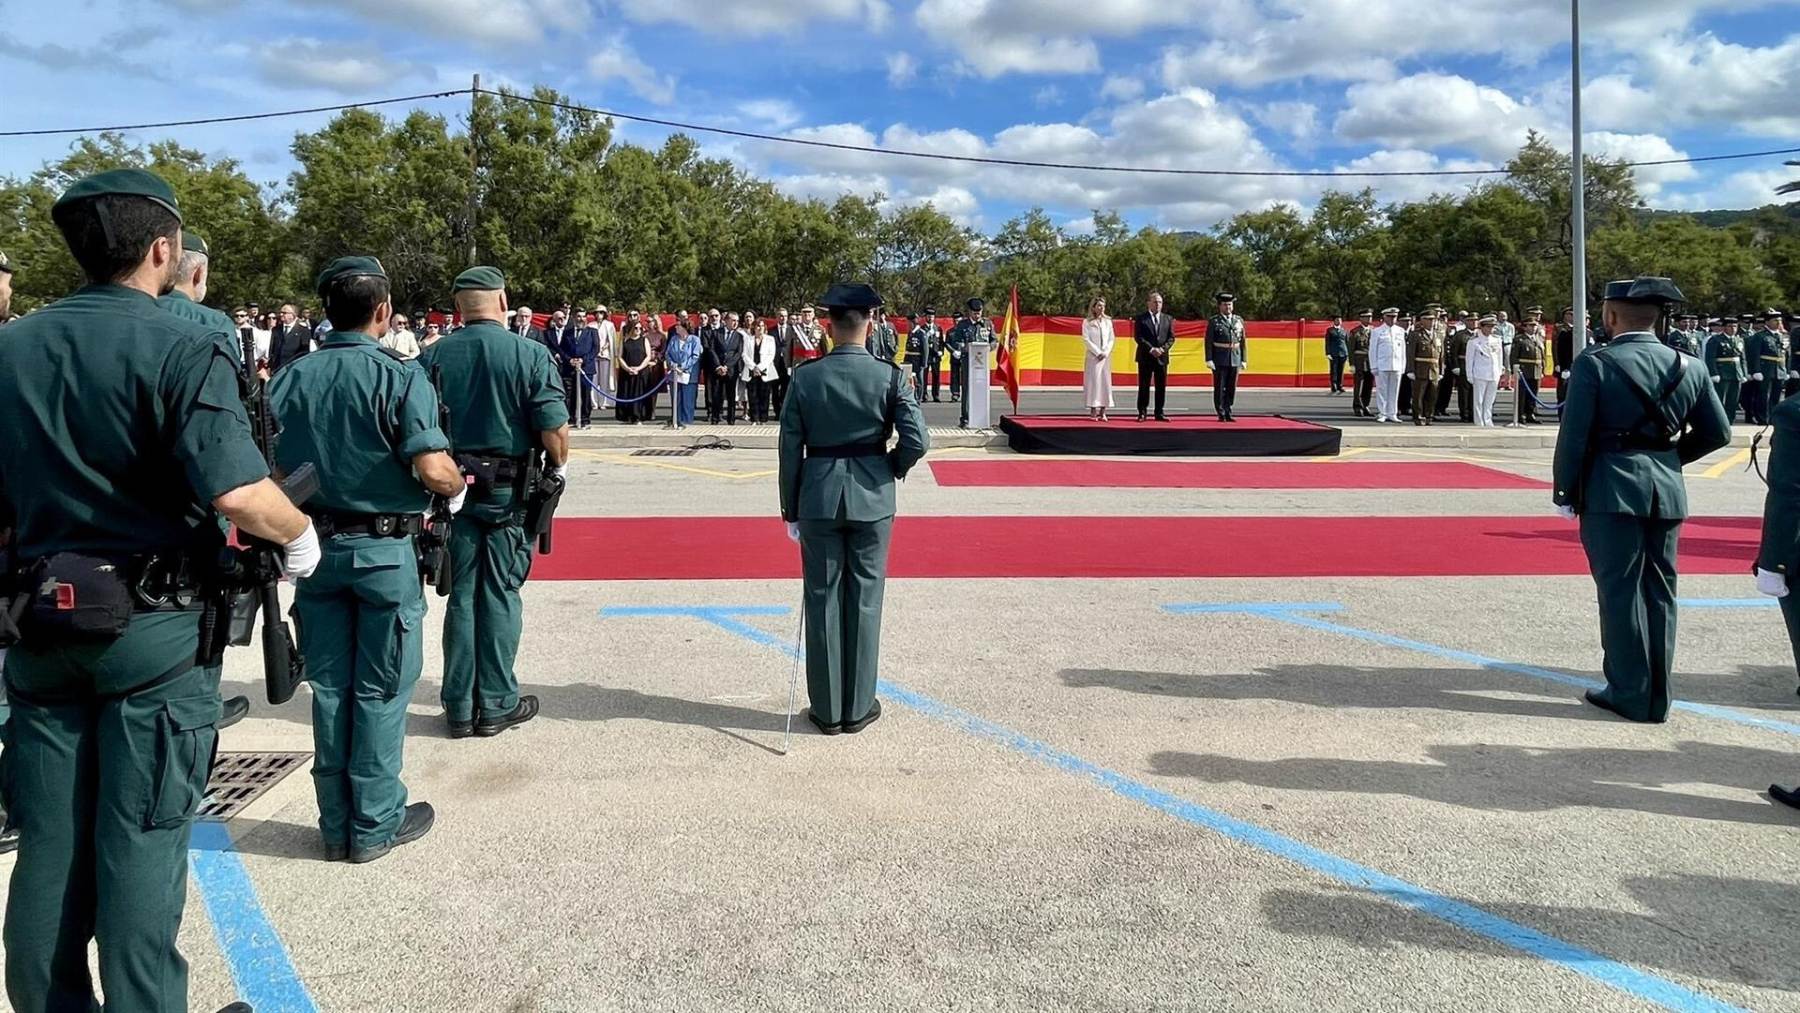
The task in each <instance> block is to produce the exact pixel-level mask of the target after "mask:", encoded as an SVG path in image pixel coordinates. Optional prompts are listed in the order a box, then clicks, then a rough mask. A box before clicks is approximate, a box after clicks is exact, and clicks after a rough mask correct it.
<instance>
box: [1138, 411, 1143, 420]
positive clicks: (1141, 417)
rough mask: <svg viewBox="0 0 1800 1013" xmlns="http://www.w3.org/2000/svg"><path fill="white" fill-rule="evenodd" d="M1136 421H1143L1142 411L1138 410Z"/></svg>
mask: <svg viewBox="0 0 1800 1013" xmlns="http://www.w3.org/2000/svg"><path fill="white" fill-rule="evenodd" d="M1138 421H1139V422H1142V421H1144V413H1143V412H1138Z"/></svg>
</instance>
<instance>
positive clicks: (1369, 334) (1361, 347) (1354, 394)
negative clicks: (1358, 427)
mask: <svg viewBox="0 0 1800 1013" xmlns="http://www.w3.org/2000/svg"><path fill="white" fill-rule="evenodd" d="M1374 316H1375V314H1373V313H1371V312H1369V311H1367V310H1365V311H1363V313H1362V315H1361V317H1360V318H1359V321H1360V322H1359V323H1357V325H1356V326H1355V327H1354V328H1351V330H1350V414H1351V415H1354V416H1356V417H1357V418H1364V417H1366V416H1369V415H1372V414H1374V413H1373V412H1371V411H1370V410H1369V399H1370V398H1371V397H1373V396H1374V394H1375V371H1374V370H1373V369H1370V368H1369V345H1370V344H1371V342H1372V341H1373V335H1374V328H1372V327H1370V326H1369V322H1370V321H1371V320H1373V319H1374Z"/></svg>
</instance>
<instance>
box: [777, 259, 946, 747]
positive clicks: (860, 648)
mask: <svg viewBox="0 0 1800 1013" xmlns="http://www.w3.org/2000/svg"><path fill="white" fill-rule="evenodd" d="M820 301H821V302H823V303H824V304H825V306H826V308H827V309H829V310H830V313H831V337H832V342H833V346H832V350H831V354H829V355H827V356H825V357H824V358H822V359H819V360H817V361H815V362H811V363H808V364H806V365H804V366H801V367H799V368H797V369H796V370H794V378H793V384H792V386H791V387H790V389H789V391H788V399H787V403H786V404H785V405H783V406H782V410H781V444H780V445H781V454H780V461H781V463H780V491H781V519H782V520H784V521H786V522H787V527H788V537H790V538H792V539H794V540H795V541H797V542H799V543H800V562H801V570H802V574H803V581H804V584H805V596H806V692H807V697H808V699H809V700H810V701H811V704H812V706H811V707H810V708H809V710H808V712H807V717H808V718H809V719H810V720H811V721H812V723H813V724H814V725H815V726H816V727H817V728H818V729H819V731H821V732H823V733H825V734H826V735H837V734H839V733H843V732H849V733H855V732H860V731H862V730H863V729H864V728H865V727H867V726H868V725H869V724H870V723H871V722H873V721H874V720H875V719H876V718H878V717H880V716H881V702H880V701H879V700H877V699H875V681H876V678H877V676H878V675H879V674H880V661H881V601H882V592H883V590H884V587H885V585H886V583H887V559H888V537H889V535H890V534H891V533H892V531H893V527H894V482H895V480H896V479H902V478H905V477H906V473H907V472H908V471H911V470H912V467H913V465H915V464H917V463H919V461H920V459H921V458H923V457H924V456H925V451H926V450H927V449H928V447H929V439H928V437H927V436H926V433H925V416H924V414H923V413H922V412H921V411H920V410H919V405H918V402H917V401H915V400H914V397H913V392H912V389H911V385H910V384H908V383H907V381H906V374H905V371H904V370H902V369H901V368H900V366H899V365H898V364H896V363H894V362H891V361H884V360H881V359H877V358H875V357H874V356H873V355H872V354H871V353H870V352H869V350H868V347H867V342H868V338H869V313H870V311H871V310H873V309H875V308H876V307H878V306H880V305H881V297H880V296H878V295H876V294H875V290H874V289H872V288H870V287H869V286H867V285H834V286H832V289H831V291H829V292H827V293H825V298H824V299H822V300H820ZM895 433H898V434H899V437H900V440H899V444H898V445H897V446H895V447H894V448H893V449H892V450H890V449H888V438H889V437H890V436H892V435H894V434H895Z"/></svg>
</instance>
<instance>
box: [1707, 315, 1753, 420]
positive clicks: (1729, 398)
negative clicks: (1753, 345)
mask: <svg viewBox="0 0 1800 1013" xmlns="http://www.w3.org/2000/svg"><path fill="white" fill-rule="evenodd" d="M1715 323H1716V321H1715ZM1706 370H1707V373H1708V374H1709V375H1711V377H1712V382H1713V392H1714V393H1716V394H1718V395H1719V404H1720V405H1721V406H1723V407H1724V409H1725V420H1726V421H1727V422H1735V421H1737V410H1738V394H1739V391H1740V390H1741V389H1742V387H1743V384H1744V380H1745V377H1746V373H1745V372H1744V339H1743V338H1741V337H1739V336H1737V335H1736V334H1726V333H1725V332H1724V331H1723V330H1720V331H1715V332H1714V333H1713V334H1711V335H1710V336H1708V338H1707V340H1706Z"/></svg>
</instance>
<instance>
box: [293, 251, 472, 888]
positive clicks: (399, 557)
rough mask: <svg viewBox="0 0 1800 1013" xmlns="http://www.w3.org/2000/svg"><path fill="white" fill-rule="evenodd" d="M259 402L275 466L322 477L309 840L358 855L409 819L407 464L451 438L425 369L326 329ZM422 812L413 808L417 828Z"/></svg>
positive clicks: (411, 507)
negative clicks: (271, 422) (304, 468)
mask: <svg viewBox="0 0 1800 1013" xmlns="http://www.w3.org/2000/svg"><path fill="white" fill-rule="evenodd" d="M357 276H373V277H385V275H384V274H383V273H382V270H381V265H380V264H378V263H376V262H375V261H374V260H372V259H370V258H367V257H347V258H344V259H341V260H338V261H334V262H333V263H332V264H331V265H330V266H328V267H326V269H325V271H324V272H323V273H322V274H320V275H319V283H318V291H319V296H320V298H321V299H326V300H329V298H330V291H331V289H332V287H333V286H334V285H335V283H337V282H339V281H341V280H344V279H348V278H353V277H357ZM452 340H455V339H452ZM440 343H441V342H440ZM269 402H270V406H271V408H272V409H273V411H274V413H275V418H276V421H277V422H279V423H280V425H281V442H280V444H279V445H278V449H277V456H276V463H277V464H278V465H279V466H280V469H281V471H283V472H284V473H291V472H292V471H293V470H294V469H295V468H298V467H299V466H300V465H301V464H304V463H306V462H308V461H310V462H312V463H313V465H314V467H315V469H316V470H317V472H318V478H319V489H318V492H317V493H315V494H314V495H313V497H312V498H311V499H309V500H308V501H307V502H306V504H305V507H304V509H305V510H306V512H307V513H308V514H310V515H312V517H313V520H314V523H315V524H316V525H317V527H318V528H319V533H320V535H321V536H322V537H323V547H324V552H323V556H324V558H323V559H322V561H321V562H320V564H319V569H318V570H317V571H316V572H314V574H313V575H312V576H311V577H310V578H308V579H307V580H306V581H304V582H303V583H301V584H300V586H299V589H298V590H297V591H296V592H295V595H294V616H295V619H296V620H297V626H298V630H299V640H300V651H301V653H302V654H303V655H305V657H306V666H307V681H308V682H310V683H311V684H312V699H313V707H312V710H313V771H312V773H313V790H314V793H315V795H316V796H317V798H318V802H319V832H320V833H321V834H322V835H323V836H324V838H325V853H326V857H328V858H331V859H334V860H338V859H343V858H346V857H348V858H350V859H351V860H353V861H359V862H360V861H367V860H369V859H371V858H376V857H380V855H381V854H383V853H385V851H386V850H387V849H388V848H389V847H390V846H392V845H393V844H394V843H395V838H396V836H397V835H398V834H399V833H400V831H401V825H402V822H403V821H404V820H406V819H407V817H408V812H407V810H408V806H407V804H406V798H407V796H406V786H405V785H404V784H402V783H401V782H400V768H401V753H402V747H403V746H404V744H405V740H406V708H407V705H408V704H409V703H410V702H411V700H412V693H413V686H414V685H415V684H417V683H418V681H419V674H420V672H421V671H422V670H423V668H424V664H425V628H424V625H423V624H424V621H425V593H424V589H423V584H422V578H421V575H420V572H419V557H418V552H417V549H416V548H415V546H414V543H413V539H414V537H415V536H416V535H417V534H418V533H419V518H420V515H421V514H423V513H425V511H426V510H427V509H428V508H429V507H430V505H431V494H430V492H429V491H427V490H426V489H425V487H424V486H422V485H420V484H419V480H418V478H417V477H416V476H415V474H414V470H413V459H414V458H415V457H418V456H419V455H421V454H427V453H431V452H432V451H447V450H449V449H450V440H449V438H448V437H447V436H446V435H445V434H444V431H443V430H442V429H440V428H439V427H438V398H437V392H436V391H435V390H434V389H433V388H432V386H431V379H430V377H429V376H428V375H427V374H426V372H425V370H424V369H422V368H420V367H419V365H418V364H417V363H416V362H412V361H408V360H407V359H405V358H404V357H403V356H402V355H401V354H400V353H399V352H395V351H390V350H388V349H386V348H383V347H382V346H381V345H380V344H379V343H377V342H376V340H375V339H374V338H371V337H369V336H368V335H366V334H362V333H359V332H355V331H339V330H334V331H332V332H331V333H330V334H329V335H327V336H326V338H325V340H324V341H322V342H320V343H319V347H318V349H317V350H316V351H315V352H314V353H313V354H311V355H309V356H307V357H306V358H304V359H301V360H300V361H298V362H295V363H294V364H293V365H291V366H289V367H287V368H286V369H283V370H282V371H281V372H279V373H277V374H276V375H275V378H274V380H273V381H272V382H271V383H270V386H269ZM428 812H429V810H428V809H421V810H420V813H419V815H418V816H415V817H414V826H415V827H416V826H417V825H418V823H419V821H420V820H428V816H427V815H426V814H427V813H428ZM426 825H427V826H429V823H428V822H427V823H426Z"/></svg>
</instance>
